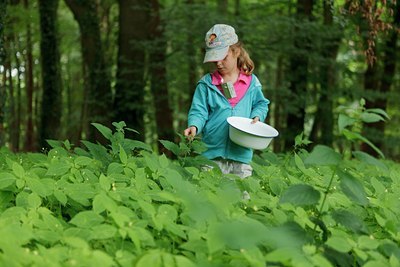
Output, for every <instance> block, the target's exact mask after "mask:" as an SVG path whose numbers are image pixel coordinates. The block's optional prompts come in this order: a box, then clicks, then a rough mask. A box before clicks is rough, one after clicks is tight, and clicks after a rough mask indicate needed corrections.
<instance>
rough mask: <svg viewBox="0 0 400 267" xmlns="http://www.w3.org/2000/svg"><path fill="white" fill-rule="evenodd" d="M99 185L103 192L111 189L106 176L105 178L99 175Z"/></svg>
mask: <svg viewBox="0 0 400 267" xmlns="http://www.w3.org/2000/svg"><path fill="white" fill-rule="evenodd" d="M99 184H100V187H101V188H102V189H103V190H105V191H109V190H110V188H111V181H110V179H109V178H108V177H107V176H105V175H104V174H100V177H99Z"/></svg>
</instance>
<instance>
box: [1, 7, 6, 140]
mask: <svg viewBox="0 0 400 267" xmlns="http://www.w3.org/2000/svg"><path fill="white" fill-rule="evenodd" d="M6 10H7V1H5V0H1V1H0V25H4V21H5V17H6ZM5 57H6V52H5V48H4V27H0V65H2V66H4V61H5ZM4 73H5V70H4ZM5 88H6V86H5V76H4V75H3V81H2V82H0V146H4V144H5V134H4V122H5V105H6V89H5Z"/></svg>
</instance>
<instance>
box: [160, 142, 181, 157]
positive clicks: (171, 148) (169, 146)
mask: <svg viewBox="0 0 400 267" xmlns="http://www.w3.org/2000/svg"><path fill="white" fill-rule="evenodd" d="M159 141H160V143H161V144H162V145H163V146H164V147H165V148H166V149H168V150H169V151H171V152H172V153H174V155H175V156H179V155H180V152H181V151H180V149H179V146H178V145H177V144H175V143H173V142H171V141H168V140H159Z"/></svg>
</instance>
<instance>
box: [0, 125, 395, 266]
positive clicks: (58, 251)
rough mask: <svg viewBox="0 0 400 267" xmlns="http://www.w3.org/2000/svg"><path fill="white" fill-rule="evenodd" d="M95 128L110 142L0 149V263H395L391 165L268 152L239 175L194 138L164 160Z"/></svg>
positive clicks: (333, 155) (356, 155)
mask: <svg viewBox="0 0 400 267" xmlns="http://www.w3.org/2000/svg"><path fill="white" fill-rule="evenodd" d="M94 126H95V127H96V128H97V129H98V130H99V131H100V132H101V133H102V134H103V135H104V136H105V137H106V138H107V139H108V140H109V141H110V144H109V145H108V146H102V145H99V144H94V143H90V142H87V141H84V142H83V143H84V145H85V147H86V149H81V148H77V147H76V148H74V147H73V146H72V145H71V144H69V142H68V141H65V142H59V141H50V142H49V143H50V144H51V145H52V147H53V148H52V149H51V150H50V151H48V153H46V154H43V153H32V154H22V155H20V154H18V155H17V154H13V153H10V152H8V151H7V150H6V149H2V150H1V153H0V236H1V238H0V266H46V267H47V266H139V267H148V266H151V267H157V266H165V267H173V266H176V267H190V266H201V267H207V266H210V267H211V266H232V267H235V266H237V267H245V266H251V267H258V266H260V267H261V266H305V267H309V266H373V267H377V266H378V267H379V266H393V267H394V266H400V246H399V242H400V231H399V230H400V220H399V218H400V205H399V203H400V167H399V165H398V164H395V163H393V162H391V161H383V160H377V159H375V158H373V157H371V156H369V155H367V154H365V153H362V152H353V158H352V159H351V160H349V159H343V158H342V156H341V155H340V154H338V153H337V152H335V151H334V150H333V149H331V148H329V147H325V146H316V147H315V148H314V149H313V151H312V152H311V153H308V152H306V151H303V150H299V151H297V152H294V153H292V154H285V155H276V154H273V153H271V152H268V151H265V152H263V153H262V154H259V155H256V156H255V157H254V162H253V163H252V165H253V168H254V172H253V176H252V177H249V178H247V179H244V180H241V179H240V178H238V177H237V176H235V175H223V174H221V172H220V171H219V170H218V169H216V168H214V169H211V170H210V169H207V170H202V169H201V167H200V166H202V165H203V166H204V164H209V165H212V163H210V162H208V161H207V160H205V159H203V158H201V156H198V153H199V152H201V150H202V149H203V147H202V145H201V143H200V142H198V141H197V140H194V141H193V142H190V143H184V142H181V143H180V144H174V143H171V142H169V141H161V142H162V143H163V144H164V146H165V147H166V148H168V149H169V150H171V151H172V152H173V153H174V154H175V155H176V156H177V159H176V160H171V159H168V158H167V157H165V156H164V155H158V154H156V153H154V152H152V150H151V148H150V147H148V146H147V145H145V144H144V143H141V142H138V141H134V140H129V139H126V138H125V137H124V131H126V130H127V129H125V128H124V124H121V123H119V124H117V123H115V124H114V126H115V127H116V131H115V132H113V131H112V130H110V129H109V128H106V127H104V126H102V125H98V124H94ZM196 153H197V154H196ZM245 190H246V191H247V192H248V193H249V194H250V197H251V198H250V199H249V200H247V199H243V191H245Z"/></svg>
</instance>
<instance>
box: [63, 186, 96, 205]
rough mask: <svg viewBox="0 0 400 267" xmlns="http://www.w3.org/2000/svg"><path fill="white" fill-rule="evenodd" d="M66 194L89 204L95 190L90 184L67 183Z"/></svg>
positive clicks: (83, 203) (84, 203) (81, 202)
mask: <svg viewBox="0 0 400 267" xmlns="http://www.w3.org/2000/svg"><path fill="white" fill-rule="evenodd" d="M64 192H65V194H66V195H67V196H69V197H70V198H72V199H73V200H75V201H77V202H79V203H80V204H82V205H84V206H89V205H90V202H89V199H91V198H93V197H94V195H95V190H94V189H93V187H92V186H91V185H90V184H67V185H66V186H65V191H64Z"/></svg>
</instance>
